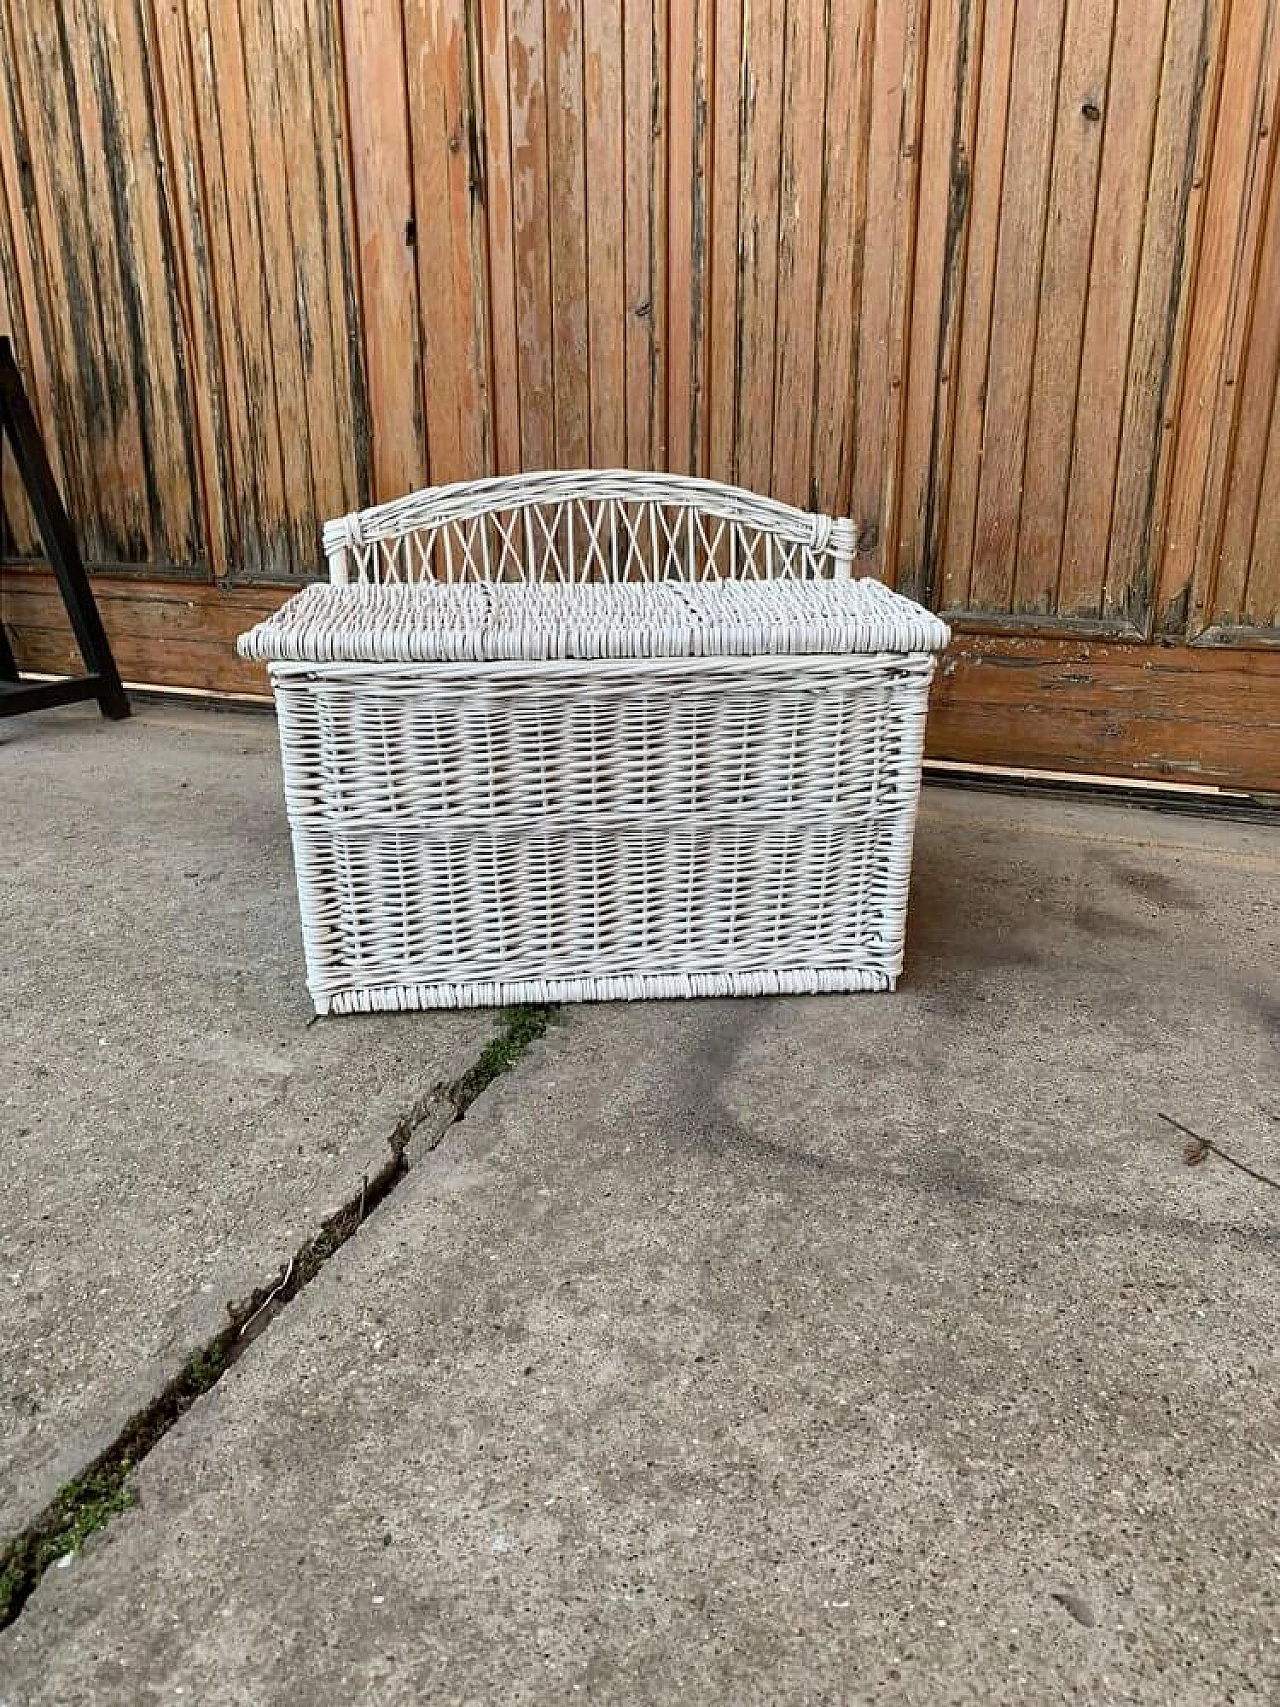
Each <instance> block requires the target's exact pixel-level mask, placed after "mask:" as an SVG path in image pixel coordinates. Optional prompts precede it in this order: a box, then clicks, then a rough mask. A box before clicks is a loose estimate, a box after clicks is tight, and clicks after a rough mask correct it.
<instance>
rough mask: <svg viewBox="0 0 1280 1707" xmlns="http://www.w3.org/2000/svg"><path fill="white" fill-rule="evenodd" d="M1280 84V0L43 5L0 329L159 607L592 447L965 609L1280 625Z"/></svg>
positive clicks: (21, 49) (27, 605) (1229, 627)
mask: <svg viewBox="0 0 1280 1707" xmlns="http://www.w3.org/2000/svg"><path fill="white" fill-rule="evenodd" d="M1278 87H1280V0H1248V3H1247V4H1246V3H1244V0H1176V3H1175V0H1021V4H1019V3H1018V0H955V3H954V4H949V5H943V4H940V3H939V0H847V3H843V0H842V3H841V4H835V3H834V0H681V3H680V4H678V5H677V4H676V0H164V3H162V4H161V3H158V0H94V3H91V0H67V3H66V4H65V5H62V6H59V7H53V6H51V5H49V4H46V3H44V0H41V3H39V4H33V5H24V4H19V0H0V322H2V323H3V325H2V326H0V329H6V330H10V331H11V332H12V334H13V336H14V338H15V340H16V342H17V345H18V350H19V355H20V358H21V360H22V363H23V366H24V369H25V371H26V373H27V375H28V378H29V382H30V384H31V387H32V390H33V393H34V396H35V400H36V404H37V408H38V412H39V414H40V416H41V418H42V420H43V421H44V423H45V426H46V431H47V433H48V436H49V440H50V449H51V453H52V456H53V459H54V463H55V467H56V469H57V471H58V474H59V477H60V479H61V480H62V481H63V483H64V485H65V487H66V490H67V494H68V498H69V501H70V504H71V507H72V509H73V512H74V514H75V516H76V518H77V521H78V524H79V527H80V530H81V535H82V539H83V541H84V545H85V550H86V555H87V557H88V558H89V560H90V562H91V564H92V565H94V566H95V567H97V568H98V569H99V570H100V571H105V572H106V578H105V579H104V580H103V582H102V585H103V586H104V587H106V586H107V584H108V580H109V578H110V577H111V576H116V577H121V576H126V575H132V576H135V577H136V578H137V579H136V582H134V583H126V582H124V581H123V580H121V581H120V584H119V586H117V585H116V583H115V582H114V581H113V582H111V584H110V594H111V598H112V599H113V600H117V601H118V606H116V607H114V608H117V609H118V613H119V614H118V616H117V617H116V618H115V619H113V620H118V621H119V622H126V621H135V620H136V623H137V625H138V630H139V634H141V633H142V631H143V630H146V631H147V632H148V633H150V630H151V627H154V626H155V625H156V624H157V623H158V624H159V630H158V631H166V632H167V631H172V632H177V629H176V628H175V626H174V625H178V626H179V627H180V626H181V624H183V623H185V624H186V627H185V628H184V629H183V630H182V632H183V633H184V634H187V635H188V638H189V639H191V642H192V644H193V645H195V644H196V641H197V639H198V636H197V634H196V630H197V627H198V625H199V624H201V623H203V624H205V625H206V626H207V627H208V629H209V631H210V632H211V633H212V632H214V631H215V630H218V631H219V632H220V630H221V628H222V627H225V628H226V629H227V630H228V632H230V631H231V630H232V629H233V628H234V620H233V616H232V615H230V614H226V615H217V616H215V615H214V614H213V613H215V612H217V611H220V610H223V609H224V607H223V606H220V605H219V604H218V600H219V599H222V600H231V601H233V602H234V598H239V597H241V596H242V595H241V594H240V593H237V592H236V591H235V590H236V589H237V588H244V587H245V586H247V585H250V584H261V585H266V586H270V585H281V586H283V585H285V584H287V583H288V582H290V581H291V580H295V579H296V578H298V577H300V576H303V577H305V576H310V575H313V574H315V573H317V572H318V569H319V556H318V534H319V527H320V523H321V521H322V520H323V519H324V518H325V517H326V516H328V515H330V514H334V513H337V512H339V511H341V510H344V509H347V508H351V507H354V506H357V505H361V504H364V503H367V502H371V501H374V500H376V499H380V498H387V497H391V496H394V495H397V494H399V493H402V492H404V491H407V490H409V489H411V488H413V487H415V486H419V485H422V484H425V483H427V482H429V481H433V480H450V479H459V478H467V477H474V476H478V475H483V474H486V473H492V472H501V471H510V470H515V469H518V468H521V467H523V468H534V467H540V466H550V465H555V464H562V465H573V464H582V463H593V464H595V465H597V466H611V465H617V464H631V465H634V466H641V467H646V466H648V467H653V466H657V467H669V468H672V469H676V470H680V471H687V472H691V473H698V474H707V475H711V476H713V477H716V478H720V479H726V480H730V481H738V482H741V483H743V484H746V485H750V486H755V487H758V488H760V489H761V490H765V491H769V492H772V493H774V494H775V495H777V496H779V497H781V498H784V499H787V500H790V501H792V502H795V503H799V504H803V505H808V506H812V507H815V508H821V509H825V510H829V511H834V512H838V513H853V514H854V515H856V516H857V518H858V519H859V521H860V522H861V523H862V524H863V527H862V533H861V539H862V549H863V554H864V566H865V567H866V568H868V569H870V570H872V571H874V572H876V573H879V574H882V575H884V576H885V577H886V578H887V579H889V580H890V581H893V582H895V583H896V584H898V585H899V586H901V587H902V588H903V589H904V590H906V591H908V592H911V593H913V594H914V595H915V596H917V597H920V598H923V599H926V600H928V601H930V602H932V603H933V604H935V605H936V606H937V607H938V608H940V609H942V610H945V611H947V612H948V613H950V614H951V616H952V618H953V620H955V621H956V622H957V623H958V624H959V625H960V626H962V627H963V628H964V629H965V630H966V632H969V633H974V634H979V633H990V634H993V635H996V636H1010V635H1012V636H1018V635H1027V636H1038V637H1041V638H1044V637H1059V638H1061V639H1062V640H1063V641H1064V643H1065V641H1067V640H1071V641H1073V642H1084V641H1089V640H1093V641H1102V640H1106V641H1111V640H1122V641H1125V642H1130V643H1135V644H1143V645H1147V644H1151V643H1153V642H1157V641H1163V642H1165V643H1170V642H1178V643H1179V644H1182V645H1184V646H1185V645H1189V644H1191V643H1193V642H1194V643H1197V644H1200V645H1209V646H1213V645H1221V646H1226V645H1230V646H1232V647H1234V648H1240V647H1253V648H1256V647H1263V646H1270V645H1273V644H1274V643H1275V642H1276V641H1277V640H1280V395H1278V389H1277V375H1278V373H1280V291H1277V289H1276V283H1275V281H1276V279H1277V278H1278V277H1280V123H1277V114H1276V105H1277V91H1278ZM5 498H6V523H7V535H6V538H5V539H4V541H3V548H4V549H5V550H6V551H7V552H8V553H9V556H10V560H11V561H12V559H13V558H14V557H15V556H16V557H18V558H22V557H23V556H25V555H27V554H29V553H30V552H31V551H32V550H33V549H34V543H35V542H34V540H33V538H32V535H31V531H30V525H29V519H28V518H27V517H26V515H25V512H24V508H23V505H22V502H21V500H20V498H18V497H17V495H16V494H15V493H14V492H13V490H12V483H11V481H8V480H7V481H6V485H5ZM179 581H181V582H183V583H184V584H187V585H189V586H190V587H191V588H198V587H204V588H207V589H209V591H208V592H207V593H205V592H200V593H197V592H195V591H193V592H191V593H190V595H189V596H187V597H186V603H185V604H184V603H183V599H182V597H181V596H179V595H178V594H176V593H175V592H174V591H173V588H174V585H175V584H176V583H178V582H179ZM153 583H154V584H155V586H156V587H157V588H158V589H159V590H158V591H157V592H156V594H155V601H156V609H153V610H151V611H149V612H145V613H144V612H142V611H141V604H142V602H143V601H145V600H146V599H147V598H148V597H150V596H151V595H150V594H149V593H148V592H147V588H148V587H150V586H152V584H153ZM161 583H163V586H161ZM131 589H132V590H131ZM214 589H217V590H216V591H215V590H214ZM3 596H4V599H5V607H4V608H5V613H6V614H7V615H10V614H11V610H12V608H13V601H14V599H17V600H18V601H19V607H20V615H21V624H20V626H21V628H22V639H23V644H24V646H25V648H26V650H27V654H28V655H29V656H30V657H32V658H35V659H41V658H42V659H43V660H44V661H45V662H46V663H49V662H50V661H51V660H52V659H53V658H55V657H58V656H61V653H60V652H59V651H58V647H59V646H61V645H62V642H61V641H57V642H56V643H55V641H54V639H53V638H52V634H53V626H56V621H55V619H56V611H54V610H53V609H52V607H51V606H50V605H49V602H48V599H47V596H46V595H45V594H43V593H42V592H41V583H40V582H39V579H38V572H37V571H36V570H34V569H26V570H22V571H20V572H15V571H14V570H13V569H12V568H10V569H9V570H8V571H7V572H6V576H5V581H4V594H3ZM271 596H274V595H271ZM266 597H268V595H267V594H265V593H257V592H254V593H252V594H249V593H244V594H243V598H244V599H245V600H247V601H248V602H249V603H250V604H252V603H253V601H254V600H261V599H262V598H266ZM42 598H43V599H44V600H45V603H44V604H43V605H42V603H41V600H42ZM165 601H167V603H166V602H165ZM161 607H163V608H164V609H165V610H167V611H168V613H169V615H168V616H167V617H165V619H164V621H163V622H162V621H160V619H159V618H158V617H157V615H156V611H157V610H159V609H160V608H161ZM230 610H231V605H230V604H227V605H226V606H225V611H227V612H230ZM41 612H44V613H45V614H44V615H41ZM184 612H185V614H183V613H184ZM50 613H52V614H50ZM130 613H136V614H130ZM11 620H12V617H11ZM46 621H47V622H48V623H50V624H51V625H52V626H50V627H48V628H45V627H42V626H41V624H42V623H45V622H46ZM166 623H167V624H168V625H169V626H168V629H166V627H165V625H166ZM210 644H211V645H212V642H211V643H210ZM143 651H144V654H145V655H146V656H147V657H152V656H154V653H149V652H146V649H145V648H144V649H143ZM176 658H177V660H178V661H177V662H175V663H173V664H172V666H171V665H170V663H169V661H168V660H167V659H166V658H164V657H161V658H160V660H159V664H158V665H157V667H158V668H161V669H163V670H165V671H166V672H168V673H169V674H170V676H172V675H173V672H174V671H176V670H179V669H181V668H189V669H191V670H192V671H193V672H194V673H195V674H196V675H198V676H200V678H201V679H202V680H205V679H208V680H212V681H215V682H216V681H217V680H218V679H219V677H218V670H217V667H216V666H215V663H214V661H213V653H212V651H211V652H210V653H209V654H208V656H205V655H204V654H203V653H202V654H201V655H200V658H199V659H198V660H196V661H192V660H195V653H190V654H183V653H181V652H179V653H178V654H176ZM183 658H186V659H187V663H185V664H183V663H182V662H181V660H182V659H183ZM237 672H238V666H235V665H234V664H233V663H232V662H231V661H230V660H229V659H228V660H226V661H225V664H224V675H223V678H222V679H224V680H226V681H227V682H228V683H231V684H232V685H236V686H240V685H245V684H246V682H247V678H246V677H245V676H244V674H243V672H240V673H237Z"/></svg>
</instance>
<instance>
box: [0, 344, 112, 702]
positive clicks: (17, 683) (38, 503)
mask: <svg viewBox="0 0 1280 1707" xmlns="http://www.w3.org/2000/svg"><path fill="white" fill-rule="evenodd" d="M6 439H7V440H8V441H9V443H10V445H11V446H12V447H13V460H14V463H15V464H16V466H17V469H18V473H19V475H20V476H21V478H22V484H23V487H24V488H25V490H26V494H27V497H28V499H29V500H30V503H31V511H32V514H33V515H34V516H35V519H36V526H37V528H38V529H39V531H40V540H41V543H42V544H43V546H44V554H45V556H46V557H47V558H48V560H49V563H50V566H51V567H52V569H53V572H54V574H55V575H56V576H57V578H58V587H59V589H60V590H61V593H62V602H63V604H64V605H66V607H67V615H68V617H69V618H70V619H71V628H72V631H73V633H74V634H75V637H76V644H77V645H78V646H79V648H80V653H81V656H82V657H83V658H84V661H85V668H86V674H85V675H83V676H68V677H66V678H65V679H63V680H60V681H55V682H28V681H23V679H22V677H21V676H20V675H19V674H18V666H17V663H16V661H15V659H14V656H13V648H12V647H11V646H10V644H9V637H8V635H7V634H6V633H5V631H4V624H3V623H0V717H11V716H13V715H14V714H16V713H17V712H20V711H39V710H41V709H42V708H43V707H44V706H47V705H70V704H72V703H74V702H75V701H77V700H83V699H96V700H97V702H98V705H99V707H100V708H101V711H102V715H103V716H104V717H128V715H129V700H128V697H127V695H126V694H125V691H124V688H123V687H122V686H121V683H120V673H119V671H118V670H117V669H116V662H115V659H114V658H113V657H112V655H111V643H110V642H109V641H108V639H107V634H106V630H105V629H104V628H103V626H102V618H101V616H100V615H99V614H98V607H97V604H96V603H95V601H94V597H93V590H92V588H91V587H90V585H89V577H88V575H86V574H85V568H84V564H83V562H82V561H81V558H80V550H79V547H78V546H77V545H76V536H75V531H74V529H73V528H72V526H71V520H70V517H69V516H68V515H67V512H66V508H65V506H64V505H63V502H62V499H61V497H60V496H59V494H58V488H57V484H56V482H55V481H54V478H53V470H52V469H51V468H50V467H49V458H48V457H47V455H46V454H45V448H44V443H43V441H42V439H41V437H40V429H39V427H38V426H37V425H36V419H35V416H34V415H33V414H32V412H31V405H30V403H29V402H28V401H27V393H26V390H25V388H24V387H23V384H22V375H21V374H20V373H19V372H18V364H17V362H16V361H15V360H14V356H13V345H12V342H11V341H10V340H9V339H8V338H5V337H0V457H3V455H4V444H5V440H6Z"/></svg>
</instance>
